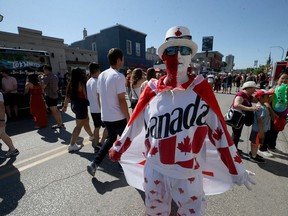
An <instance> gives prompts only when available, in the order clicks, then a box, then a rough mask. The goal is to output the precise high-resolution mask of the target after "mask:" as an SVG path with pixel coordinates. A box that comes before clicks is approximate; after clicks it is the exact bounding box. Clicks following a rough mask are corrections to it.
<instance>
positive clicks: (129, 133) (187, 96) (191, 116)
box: [109, 26, 255, 216]
mask: <svg viewBox="0 0 288 216" xmlns="http://www.w3.org/2000/svg"><path fill="white" fill-rule="evenodd" d="M196 52H197V45H196V44H195V43H194V42H193V41H192V36H191V35H190V32H189V29H188V28H186V27H183V26H175V27H172V28H170V29H169V30H168V31H167V33H166V38H165V42H164V43H163V44H162V45H161V46H160V47H159V49H158V54H159V56H160V57H161V58H162V60H163V61H164V63H165V65H166V69H167V76H164V77H162V78H160V79H159V80H155V79H152V80H150V81H149V83H148V85H147V86H146V88H145V89H144V91H143V92H142V94H141V96H140V98H139V102H138V104H137V106H136V108H135V109H134V112H133V113H132V116H131V118H130V121H129V122H128V125H127V127H126V129H125V131H124V132H123V134H122V136H121V137H120V139H119V140H117V141H116V142H115V143H114V146H113V147H112V148H111V149H110V152H109V156H110V159H111V160H113V161H120V163H121V164H122V166H123V169H124V172H125V176H126V179H127V182H128V183H129V184H130V185H132V186H134V187H136V188H138V189H142V190H144V191H145V206H146V214H147V215H151V216H152V215H169V214H170V209H171V206H170V205H171V200H172V199H173V200H174V201H175V203H176V204H177V205H178V207H179V208H178V215H203V214H204V213H203V211H204V206H205V205H204V204H205V197H204V196H205V194H206V195H212V194H219V193H223V192H225V191H227V190H228V189H230V188H231V187H232V186H233V185H234V184H238V185H242V184H245V186H246V187H247V188H248V189H251V184H255V182H254V181H253V179H252V178H251V176H252V175H254V174H253V173H251V172H250V171H247V170H245V167H244V166H243V162H242V161H241V158H240V155H239V153H238V152H237V150H236V148H235V145H234V144H233V140H232V139H231V137H230V135H229V133H228V131H227V128H226V124H225V121H224V119H223V117H222V113H221V110H220V108H219V105H218V103H217V100H216V98H215V96H214V94H213V91H212V89H211V87H210V85H209V84H208V82H207V81H206V80H205V79H204V78H203V76H202V75H198V76H196V78H194V76H190V75H188V74H187V69H188V67H189V63H190V61H191V59H192V57H193V56H194V55H195V54H196Z"/></svg>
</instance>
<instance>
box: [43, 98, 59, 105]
mask: <svg viewBox="0 0 288 216" xmlns="http://www.w3.org/2000/svg"><path fill="white" fill-rule="evenodd" d="M45 101H46V104H47V107H54V106H57V105H58V98H50V97H47V96H46V97H45Z"/></svg>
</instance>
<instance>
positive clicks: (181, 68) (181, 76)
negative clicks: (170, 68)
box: [177, 51, 192, 85]
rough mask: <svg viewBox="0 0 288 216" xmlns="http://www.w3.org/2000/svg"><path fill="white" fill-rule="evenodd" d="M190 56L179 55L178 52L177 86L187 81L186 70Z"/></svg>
mask: <svg viewBox="0 0 288 216" xmlns="http://www.w3.org/2000/svg"><path fill="white" fill-rule="evenodd" d="M191 59H192V58H191V54H189V55H181V53H180V52H179V51H178V68H177V84H178V85H179V84H183V83H185V82H187V81H188V75H187V70H188V67H189V64H190V62H191Z"/></svg>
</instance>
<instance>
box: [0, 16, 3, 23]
mask: <svg viewBox="0 0 288 216" xmlns="http://www.w3.org/2000/svg"><path fill="white" fill-rule="evenodd" d="M3 18H4V17H3V16H2V15H1V14H0V22H2V20H3Z"/></svg>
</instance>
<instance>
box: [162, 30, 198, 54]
mask: <svg viewBox="0 0 288 216" xmlns="http://www.w3.org/2000/svg"><path fill="white" fill-rule="evenodd" d="M172 46H185V47H189V48H191V49H192V57H193V56H194V55H195V54H196V53H197V50H198V46H197V44H196V43H194V42H193V41H192V36H191V34H190V31H189V29H188V28H186V27H184V26H174V27H172V28H170V29H168V31H167V32H166V36H165V42H164V43H163V44H162V45H161V46H160V47H159V48H158V55H159V56H160V58H161V59H162V55H163V52H164V50H165V49H166V48H168V47H172Z"/></svg>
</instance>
